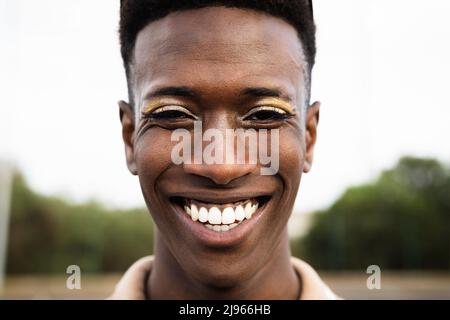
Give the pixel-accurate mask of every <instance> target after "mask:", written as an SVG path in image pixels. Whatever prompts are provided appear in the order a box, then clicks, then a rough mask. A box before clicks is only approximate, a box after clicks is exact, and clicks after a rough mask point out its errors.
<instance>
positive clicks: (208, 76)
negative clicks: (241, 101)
mask: <svg viewBox="0 0 450 320" xmlns="http://www.w3.org/2000/svg"><path fill="white" fill-rule="evenodd" d="M132 70H133V73H132V74H133V75H132V76H133V77H134V81H133V83H134V89H135V95H137V96H136V97H135V98H137V99H140V98H142V95H144V94H145V92H148V91H149V90H152V89H154V88H156V87H161V86H172V85H179V86H189V87H192V88H194V89H197V91H199V92H205V93H207V92H208V91H209V90H213V91H215V92H216V93H217V92H218V91H217V90H218V89H220V91H219V92H222V93H224V94H225V93H227V92H228V91H233V90H240V89H241V88H242V87H247V86H256V87H261V86H271V87H278V88H280V89H281V90H284V91H286V93H287V94H289V95H291V96H295V95H297V94H299V92H298V91H299V90H300V89H301V88H303V82H304V81H305V79H304V74H305V73H304V70H306V62H305V58H304V56H303V49H302V46H301V42H300V40H299V38H298V34H297V31H296V30H295V28H294V27H292V26H291V25H290V24H289V23H287V22H285V21H284V20H282V19H280V18H277V17H273V16H270V15H268V14H265V13H262V12H258V11H254V10H249V9H237V8H225V7H207V8H202V9H195V10H185V11H178V12H174V13H171V14H169V15H168V16H166V17H165V18H163V19H159V20H157V21H155V22H152V23H150V24H149V25H148V26H146V27H145V28H144V29H142V30H141V31H140V32H139V34H138V36H137V39H136V44H135V50H134V63H133V66H132Z"/></svg>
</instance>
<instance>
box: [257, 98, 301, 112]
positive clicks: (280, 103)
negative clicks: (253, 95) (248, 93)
mask: <svg viewBox="0 0 450 320" xmlns="http://www.w3.org/2000/svg"><path fill="white" fill-rule="evenodd" d="M258 105H261V106H262V105H268V106H271V107H276V108H280V109H283V110H284V111H287V112H290V113H293V112H295V108H294V107H293V106H292V105H291V104H290V103H289V102H287V101H284V100H282V99H279V98H266V99H263V100H261V101H259V102H258Z"/></svg>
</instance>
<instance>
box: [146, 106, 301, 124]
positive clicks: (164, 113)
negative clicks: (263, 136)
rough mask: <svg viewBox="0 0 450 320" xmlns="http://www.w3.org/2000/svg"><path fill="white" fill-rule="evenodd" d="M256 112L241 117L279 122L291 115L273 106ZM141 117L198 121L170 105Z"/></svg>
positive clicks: (188, 113)
mask: <svg viewBox="0 0 450 320" xmlns="http://www.w3.org/2000/svg"><path fill="white" fill-rule="evenodd" d="M255 109H256V110H252V111H250V113H248V114H247V115H245V116H244V117H243V119H244V120H245V121H271V120H272V121H281V120H286V119H289V118H290V117H292V116H293V114H291V113H288V112H286V111H284V110H283V109H280V108H277V107H273V106H260V107H256V108H255ZM258 113H259V114H260V116H261V115H263V114H265V116H266V117H265V118H264V117H263V118H264V119H250V117H252V116H256V115H257V114H258ZM142 117H143V118H145V119H151V120H179V119H183V120H184V119H191V120H198V117H197V116H195V115H194V114H193V113H191V112H190V111H189V110H187V109H186V108H185V107H182V106H177V105H172V106H162V107H159V108H157V109H155V110H154V111H153V112H149V113H147V112H144V113H142Z"/></svg>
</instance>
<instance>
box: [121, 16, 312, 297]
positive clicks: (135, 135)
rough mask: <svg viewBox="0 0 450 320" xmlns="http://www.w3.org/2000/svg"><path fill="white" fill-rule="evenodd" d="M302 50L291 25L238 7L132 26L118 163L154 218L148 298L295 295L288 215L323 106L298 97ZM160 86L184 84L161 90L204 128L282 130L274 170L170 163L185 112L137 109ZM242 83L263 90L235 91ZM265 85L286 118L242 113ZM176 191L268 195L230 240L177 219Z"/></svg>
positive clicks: (189, 123)
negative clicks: (122, 158)
mask: <svg viewBox="0 0 450 320" xmlns="http://www.w3.org/2000/svg"><path fill="white" fill-rule="evenodd" d="M302 52H303V50H302V45H301V42H300V40H299V38H298V34H297V32H296V30H295V29H294V28H293V27H292V26H291V25H290V24H288V23H287V22H285V21H284V20H282V19H279V18H276V17H272V16H270V15H267V14H264V13H260V12H257V11H253V10H247V9H230V8H225V7H208V8H203V9H196V10H188V11H181V12H176V13H172V14H170V15H169V16H167V17H165V18H163V19H160V20H157V21H155V22H153V23H151V24H149V25H148V26H146V27H145V28H144V29H142V30H141V31H140V32H139V34H138V37H137V40H136V45H135V52H134V63H133V65H132V79H130V80H131V82H130V83H132V89H133V93H134V102H135V106H134V109H133V108H132V107H131V106H130V105H129V104H127V103H125V102H123V101H121V102H120V103H119V106H120V117H121V122H122V129H123V130H122V133H123V140H124V142H125V151H126V158H127V165H128V168H129V170H130V171H131V172H132V173H133V174H135V175H138V177H139V181H140V185H141V189H142V192H143V195H144V199H145V201H146V204H147V207H148V208H149V211H150V212H151V214H152V216H153V219H154V221H155V224H156V227H157V230H156V241H155V261H154V265H153V269H152V272H151V276H150V277H149V279H148V283H147V296H148V298H152V299H296V298H297V297H298V295H299V292H301V280H300V281H299V279H298V277H297V275H296V273H295V271H294V269H293V267H292V264H291V261H290V249H289V241H288V233H287V227H286V225H287V221H288V218H289V216H290V214H291V212H292V208H293V205H294V201H295V198H296V194H297V191H298V188H299V184H300V180H301V176H302V172H308V171H309V170H310V169H311V164H312V159H313V151H314V145H315V142H316V129H317V124H318V120H319V107H320V104H319V103H318V102H316V103H314V104H312V105H311V106H309V107H308V108H306V107H305V105H304V101H305V96H306V91H305V90H306V89H305V81H306V79H305V72H304V70H306V69H305V68H306V62H305V59H304V56H303V55H302ZM166 87H182V88H185V89H186V88H187V89H189V90H188V91H189V94H187V93H186V92H185V91H186V90H184V91H183V90H181V91H180V90H178V91H173V90H172V92H170V91H169V92H168V91H166V92H165V93H164V96H163V97H162V98H163V99H167V101H170V105H182V106H186V108H188V109H189V111H190V112H192V113H193V114H194V115H196V116H198V117H199V118H200V119H201V120H202V124H203V130H206V129H208V128H216V129H219V130H225V129H237V128H244V129H248V128H254V129H261V128H267V129H279V136H280V140H279V141H280V147H279V151H280V152H279V157H280V158H279V163H280V165H279V170H278V172H277V173H276V174H275V175H261V174H260V164H255V165H250V164H245V165H242V164H212V165H206V164H182V165H175V164H173V162H172V161H171V156H170V155H171V150H172V147H173V146H174V144H175V142H171V139H170V137H171V133H172V131H173V130H174V129H177V128H186V129H188V130H192V128H193V120H192V119H191V118H189V117H188V116H186V115H182V114H171V115H170V117H169V116H168V117H167V118H165V119H148V118H146V117H143V116H142V115H141V113H142V111H143V109H144V108H145V106H146V105H147V103H148V102H151V101H153V100H152V99H155V97H152V93H154V92H155V91H156V90H158V89H161V88H166ZM246 88H266V89H270V90H271V91H270V90H266V91H264V90H259V91H253V92H252V93H250V94H243V91H244V90H245V89H246ZM274 91H275V92H278V94H279V96H280V97H279V98H280V99H283V100H284V101H288V102H289V103H290V104H291V105H292V106H294V107H295V112H293V114H292V115H291V116H290V117H289V118H287V119H282V120H280V119H278V118H270V117H269V119H258V118H255V119H248V118H245V114H247V113H248V112H249V111H250V110H252V108H254V107H255V106H257V105H259V104H258V103H259V102H260V101H262V100H263V99H265V98H267V97H266V96H265V95H266V94H267V92H271V93H273V92H274ZM159 98H161V97H158V99H159ZM177 196H184V197H187V198H193V199H196V197H200V196H201V197H203V198H202V199H206V200H209V201H210V202H219V203H224V202H227V201H229V200H231V199H234V200H236V199H240V198H242V199H244V198H250V197H257V196H266V197H267V198H268V199H269V200H268V201H267V203H266V204H265V205H264V207H263V208H262V209H260V210H259V213H258V214H257V216H258V218H257V223H254V224H253V225H251V228H248V229H249V230H247V231H246V232H245V233H242V235H241V236H240V237H239V238H236V239H237V240H236V239H234V238H232V237H231V238H226V239H225V238H220V237H221V236H220V235H218V236H216V237H215V238H214V239H213V240H214V241H206V240H205V239H204V238H201V237H198V236H196V234H195V232H193V231H192V230H193V229H191V225H190V223H187V222H186V221H184V220H183V219H180V216H179V214H178V213H177V212H178V211H177V209H176V204H175V203H174V202H173V199H174V197H177ZM252 219H253V218H252ZM195 223H197V222H195ZM238 228H240V226H238V227H237V228H236V229H238ZM243 229H244V228H243ZM208 239H209V238H208ZM230 239H231V240H230ZM233 239H234V240H236V241H234V240H233ZM222 240H223V241H222Z"/></svg>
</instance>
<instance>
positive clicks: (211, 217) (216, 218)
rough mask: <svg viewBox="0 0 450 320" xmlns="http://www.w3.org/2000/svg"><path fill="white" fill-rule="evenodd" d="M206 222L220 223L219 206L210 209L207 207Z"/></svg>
mask: <svg viewBox="0 0 450 320" xmlns="http://www.w3.org/2000/svg"><path fill="white" fill-rule="evenodd" d="M202 209H203V208H202ZM200 210H201V209H200ZM205 210H206V209H205ZM208 222H209V223H210V224H221V223H222V213H221V212H220V210H219V208H217V207H212V208H211V209H209V213H208Z"/></svg>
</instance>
